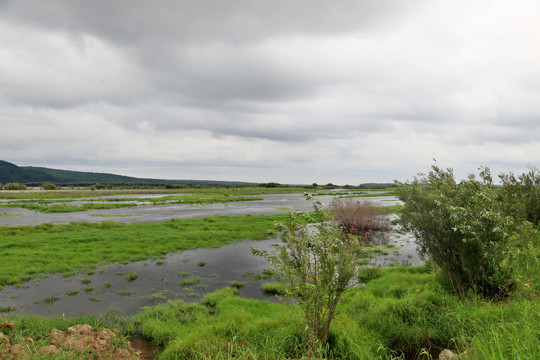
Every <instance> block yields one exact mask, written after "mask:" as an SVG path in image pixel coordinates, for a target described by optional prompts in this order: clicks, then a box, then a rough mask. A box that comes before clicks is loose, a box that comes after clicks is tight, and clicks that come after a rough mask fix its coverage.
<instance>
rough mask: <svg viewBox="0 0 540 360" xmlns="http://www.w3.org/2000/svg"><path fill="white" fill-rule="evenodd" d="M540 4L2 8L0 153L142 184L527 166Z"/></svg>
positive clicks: (536, 154) (538, 78) (537, 154)
mask: <svg viewBox="0 0 540 360" xmlns="http://www.w3.org/2000/svg"><path fill="white" fill-rule="evenodd" d="M539 14H540V5H539V4H538V3H537V2H536V1H533V0H529V1H527V0H518V1H515V2H512V3H509V2H506V1H502V0H495V1H484V0H471V1H456V2H452V1H443V0H439V1H427V0H418V1H403V0H381V1H376V2H373V1H358V0H350V1H349V0H344V1H340V2H339V3H336V2H333V1H326V0H325V1H323V0H316V1H315V0H309V1H307V0H304V1H300V0H299V1H294V2H292V1H253V0H249V1H248V0H243V1H240V0H238V1H227V2H224V1H220V0H213V1H198V0H197V1H195V0H194V1H159V0H158V1H153V2H143V1H127V0H124V1H122V0H120V1H114V2H110V1H104V0H103V1H91V2H82V1H81V2H78V1H61V0H51V1H47V2H40V1H30V0H27V1H26V0H22V1H7V2H4V3H2V5H0V20H1V21H0V125H1V128H2V131H1V132H0V154H2V156H1V158H2V159H3V160H7V161H11V162H14V163H16V164H18V165H36V166H50V167H58V168H63V169H74V170H89V171H106V172H114V173H120V174H124V175H132V176H141V177H154V178H156V177H160V178H174V179H188V178H189V179H216V180H241V181H261V182H263V181H278V182H283V183H312V182H318V183H326V182H333V183H338V184H346V183H349V184H358V183H361V182H369V181H385V182H386V181H391V180H392V179H400V180H404V179H406V178H410V177H411V176H412V175H414V174H415V173H416V172H418V171H425V170H426V169H427V168H428V167H429V165H430V164H431V163H432V158H436V159H437V160H438V162H439V164H440V165H441V166H444V167H446V166H449V167H454V168H455V169H456V173H457V174H458V175H461V176H464V175H465V174H466V173H468V172H473V171H475V169H476V168H477V167H478V166H479V165H487V166H491V167H492V168H493V170H494V172H500V171H516V172H519V171H522V170H523V169H524V168H525V166H526V165H527V164H529V163H530V164H533V165H537V166H538V165H539V163H540V140H539V139H540V119H539V117H540V67H539V66H538V64H540V46H538V44H540V25H539V24H540V15H539Z"/></svg>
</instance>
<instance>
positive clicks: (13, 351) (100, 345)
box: [0, 324, 146, 360]
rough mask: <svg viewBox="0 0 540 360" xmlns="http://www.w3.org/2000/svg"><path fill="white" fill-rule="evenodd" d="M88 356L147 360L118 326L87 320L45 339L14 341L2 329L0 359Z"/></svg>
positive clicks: (23, 359)
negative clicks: (102, 326) (98, 326)
mask: <svg viewBox="0 0 540 360" xmlns="http://www.w3.org/2000/svg"><path fill="white" fill-rule="evenodd" d="M49 356H50V357H51V358H52V359H54V358H56V357H57V356H58V358H62V359H64V358H65V359H88V360H98V359H99V360H101V359H103V360H104V359H107V360H144V359H146V357H145V356H143V355H142V354H141V352H140V351H138V350H135V349H133V348H132V347H131V346H130V344H129V343H128V342H127V341H126V340H125V339H124V338H123V337H122V336H120V335H119V334H118V331H117V330H110V329H101V330H99V331H98V330H96V329H94V328H92V327H91V326H90V325H88V324H83V325H75V326H72V327H70V328H68V329H67V330H66V331H61V330H58V329H53V330H51V332H50V333H49V334H48V335H47V336H46V337H45V338H44V339H42V340H39V341H37V340H34V339H32V338H29V337H26V338H22V339H19V340H17V341H14V340H13V339H10V337H9V336H7V335H5V334H4V333H1V332H0V359H6V360H27V359H28V360H29V359H35V358H42V357H43V358H49Z"/></svg>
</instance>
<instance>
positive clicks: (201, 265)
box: [198, 261, 206, 267]
mask: <svg viewBox="0 0 540 360" xmlns="http://www.w3.org/2000/svg"><path fill="white" fill-rule="evenodd" d="M198 265H199V266H200V267H203V266H204V265H206V262H205V261H199V264H198Z"/></svg>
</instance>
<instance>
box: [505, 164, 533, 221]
mask: <svg viewBox="0 0 540 360" xmlns="http://www.w3.org/2000/svg"><path fill="white" fill-rule="evenodd" d="M499 177H500V179H501V181H502V183H503V187H502V189H501V191H500V195H499V200H500V203H501V206H502V208H503V210H504V212H505V213H507V214H509V215H511V216H512V217H513V218H514V219H515V221H516V223H518V224H519V223H521V222H522V221H523V220H526V221H528V222H531V223H533V224H534V225H536V226H538V225H539V224H540V171H539V170H538V169H537V168H536V167H534V166H529V171H528V172H527V173H523V174H521V175H519V176H518V177H516V176H515V175H514V174H513V173H509V174H501V175H500V176H499Z"/></svg>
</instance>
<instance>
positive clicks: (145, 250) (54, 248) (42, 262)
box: [0, 215, 285, 287]
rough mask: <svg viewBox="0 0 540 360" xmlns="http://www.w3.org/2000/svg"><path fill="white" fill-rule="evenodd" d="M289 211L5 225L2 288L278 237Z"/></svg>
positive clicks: (0, 241)
mask: <svg viewBox="0 0 540 360" xmlns="http://www.w3.org/2000/svg"><path fill="white" fill-rule="evenodd" d="M284 218H285V215H271V216H250V215H247V216H235V217H228V216H216V217H207V218H204V219H186V220H170V221H166V222H158V223H135V224H121V223H115V222H111V221H104V222H101V223H95V224H94V223H71V224H67V225H52V224H42V225H38V226H12V227H5V226H4V227H1V228H0V253H1V254H2V261H0V287H1V286H3V285H6V284H18V283H20V282H21V281H27V280H30V279H32V278H36V277H43V276H47V275H50V274H53V273H62V274H64V275H65V276H68V275H72V274H75V273H76V272H77V271H90V270H94V269H95V267H96V266H97V265H98V264H111V263H127V262H131V261H140V260H145V259H149V258H159V257H162V256H164V255H166V254H168V253H171V252H176V251H181V250H188V249H196V248H201V247H207V248H212V247H219V246H221V245H225V244H229V243H233V242H236V241H240V240H262V239H265V238H268V237H269V236H273V235H274V234H275V231H274V222H275V221H282V220H283V219H284Z"/></svg>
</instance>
